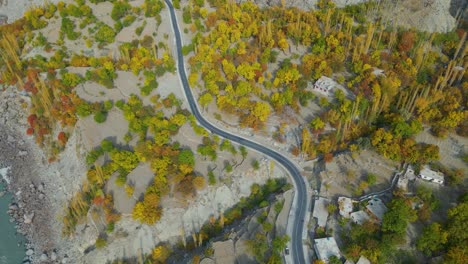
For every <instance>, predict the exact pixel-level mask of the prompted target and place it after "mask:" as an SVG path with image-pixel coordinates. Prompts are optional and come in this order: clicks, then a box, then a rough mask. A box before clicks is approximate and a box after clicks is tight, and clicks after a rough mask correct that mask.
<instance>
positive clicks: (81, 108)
mask: <svg viewBox="0 0 468 264" xmlns="http://www.w3.org/2000/svg"><path fill="white" fill-rule="evenodd" d="M92 113H93V108H92V106H91V104H89V103H87V102H82V103H80V104H79V105H78V106H76V114H77V115H78V116H79V117H87V116H89V115H91V114H92Z"/></svg>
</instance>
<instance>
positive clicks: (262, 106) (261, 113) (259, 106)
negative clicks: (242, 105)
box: [251, 102, 271, 122]
mask: <svg viewBox="0 0 468 264" xmlns="http://www.w3.org/2000/svg"><path fill="white" fill-rule="evenodd" d="M270 112H271V108H270V105H269V104H268V103H266V102H256V103H255V106H254V108H253V109H252V112H251V114H252V115H254V116H255V117H256V118H258V120H260V121H261V122H265V121H266V120H267V119H268V117H269V116H270Z"/></svg>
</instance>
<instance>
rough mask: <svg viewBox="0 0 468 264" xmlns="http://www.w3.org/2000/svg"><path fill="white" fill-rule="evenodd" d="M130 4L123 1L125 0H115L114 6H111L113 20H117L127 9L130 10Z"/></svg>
mask: <svg viewBox="0 0 468 264" xmlns="http://www.w3.org/2000/svg"><path fill="white" fill-rule="evenodd" d="M131 8H132V6H131V5H130V4H129V3H127V2H125V1H116V2H114V6H113V7H112V12H111V17H112V19H113V20H115V21H117V20H120V19H121V18H122V17H124V16H125V14H126V13H127V11H128V10H130V9H131Z"/></svg>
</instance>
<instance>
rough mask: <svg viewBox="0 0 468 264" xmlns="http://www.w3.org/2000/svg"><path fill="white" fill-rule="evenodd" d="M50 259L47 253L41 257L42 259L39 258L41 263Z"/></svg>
mask: <svg viewBox="0 0 468 264" xmlns="http://www.w3.org/2000/svg"><path fill="white" fill-rule="evenodd" d="M48 259H49V257H48V256H47V254H46V253H43V254H42V255H41V257H40V258H39V260H40V261H42V262H44V261H47V260H48Z"/></svg>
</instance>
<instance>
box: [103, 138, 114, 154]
mask: <svg viewBox="0 0 468 264" xmlns="http://www.w3.org/2000/svg"><path fill="white" fill-rule="evenodd" d="M101 148H102V150H104V151H105V152H110V151H112V150H113V149H114V145H113V144H112V141H110V140H108V139H104V140H103V141H102V142H101Z"/></svg>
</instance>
